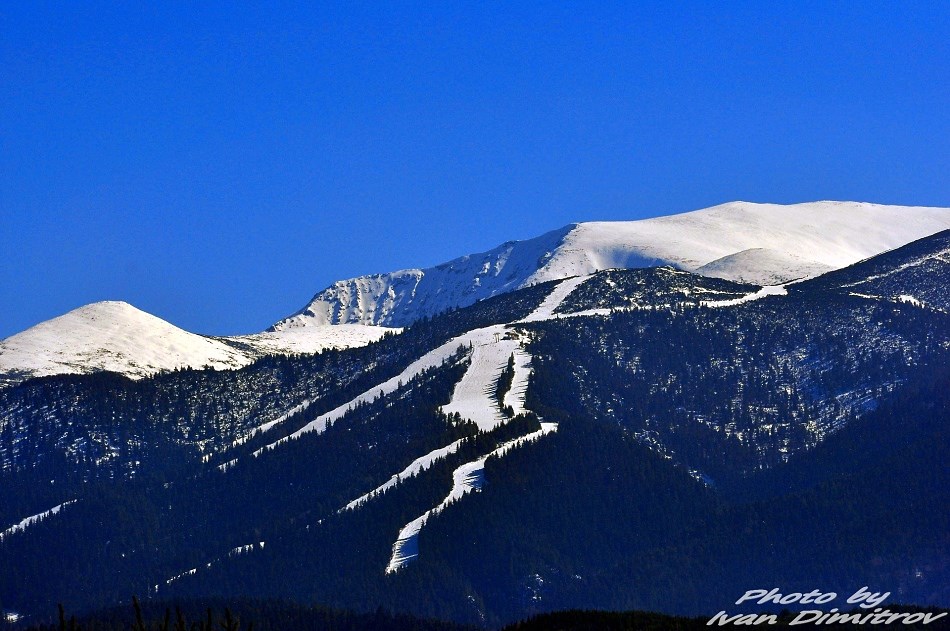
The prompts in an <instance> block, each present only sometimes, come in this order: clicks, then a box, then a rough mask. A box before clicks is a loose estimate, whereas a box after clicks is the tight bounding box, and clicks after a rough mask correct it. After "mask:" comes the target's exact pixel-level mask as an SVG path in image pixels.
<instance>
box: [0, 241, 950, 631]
mask: <svg viewBox="0 0 950 631" xmlns="http://www.w3.org/2000/svg"><path fill="white" fill-rule="evenodd" d="M942 238H943V235H939V234H938V235H935V236H933V237H930V238H928V239H925V240H922V241H920V242H917V243H913V244H910V245H908V246H905V247H903V248H900V249H899V250H895V251H891V252H888V253H887V254H884V255H881V256H879V257H876V259H874V260H871V261H865V262H863V263H861V264H859V265H857V266H854V267H852V268H850V269H849V270H845V271H846V272H847V278H844V279H843V281H842V280H840V279H839V280H838V281H835V282H830V283H826V285H827V286H826V285H823V284H822V282H821V281H820V279H816V280H812V281H807V282H804V283H797V284H794V285H790V286H788V288H787V290H786V288H785V287H779V288H776V287H766V288H764V289H760V288H759V287H757V286H750V285H745V284H739V283H734V282H732V281H727V280H722V279H716V278H707V277H700V276H696V275H694V274H691V273H689V272H685V271H680V270H674V269H671V268H655V269H648V270H643V269H638V270H610V271H604V272H599V273H597V274H593V275H590V276H578V277H573V278H571V279H568V280H563V281H553V282H550V283H543V284H539V285H535V286H532V287H530V288H526V289H522V290H518V291H514V292H510V293H506V294H504V295H501V296H497V297H494V298H491V299H488V300H484V301H481V302H479V303H478V304H476V305H473V306H471V307H467V308H463V309H458V310H454V311H449V312H446V313H444V314H442V315H439V316H437V317H434V318H431V319H426V320H420V321H418V322H416V323H415V324H413V325H412V326H411V327H409V328H408V329H407V330H406V331H405V332H403V333H402V334H401V335H398V336H392V337H387V338H386V339H384V340H381V341H380V342H379V343H378V344H373V345H370V346H367V347H364V348H356V349H349V350H344V351H336V352H329V353H323V354H321V355H318V356H316V357H290V358H285V357H274V358H268V359H267V360H263V361H260V362H256V363H255V364H253V365H252V366H249V367H247V368H244V369H242V370H237V371H220V372H219V371H191V372H176V373H171V374H165V375H159V376H156V377H152V378H146V379H142V380H140V381H135V382H133V381H129V380H127V379H120V378H117V377H116V376H115V375H108V374H102V375H84V376H78V377H77V376H61V377H53V378H48V379H36V380H30V381H27V382H25V383H22V384H20V385H18V386H15V387H12V388H8V389H5V390H3V391H0V441H2V442H0V459H2V460H4V462H8V463H9V466H7V467H6V469H5V470H4V471H0V494H2V495H3V497H4V498H5V499H4V502H3V503H2V504H0V525H2V526H8V527H9V526H14V525H17V524H20V523H23V522H24V519H26V520H27V521H29V520H30V516H33V515H37V514H40V513H43V512H47V511H50V509H51V507H54V506H57V505H61V504H63V503H64V502H67V501H72V500H77V501H75V502H73V503H70V504H69V505H66V506H63V507H62V510H60V511H58V512H57V513H56V514H55V515H54V514H50V515H49V517H48V518H47V519H43V520H41V521H38V522H37V523H31V524H30V525H29V527H28V528H26V529H25V530H23V531H19V530H18V531H17V532H15V533H14V534H12V535H10V536H7V537H5V538H4V540H3V541H2V542H0V567H4V568H15V571H12V572H0V599H2V600H3V602H4V604H5V606H7V607H11V608H13V610H15V611H18V612H21V613H24V614H27V615H30V614H36V613H37V612H42V611H46V610H51V609H52V608H53V607H54V606H55V602H64V603H65V604H66V605H67V606H68V607H69V608H70V609H76V608H80V607H82V608H86V607H94V606H102V605H105V604H109V603H114V602H117V601H118V600H119V599H121V598H125V597H127V594H129V593H140V594H143V596H144V595H146V594H148V595H149V596H151V597H153V598H154V597H156V596H157V597H160V598H169V597H199V596H209V595H221V596H227V595H255V596H259V597H274V598H292V599H299V600H300V601H306V602H322V603H326V604H332V605H335V606H346V607H352V608H360V609H374V608H376V607H377V606H383V607H386V608H392V609H394V610H402V611H414V612H416V613H420V614H425V615H429V616H440V617H445V618H452V619H455V620H462V621H470V622H481V623H482V624H498V623H502V622H505V621H508V620H512V619H515V618H517V617H522V616H524V615H527V614H530V613H533V612H539V611H545V610H550V609H552V608H559V607H565V606H570V607H590V606H604V607H640V606H644V607H646V606H648V607H650V608H658V609H665V610H670V611H687V612H697V611H705V610H707V609H709V608H711V607H713V606H714V605H716V604H717V603H720V602H722V603H731V602H734V600H735V598H736V595H735V593H736V592H739V593H741V591H740V590H741V589H746V588H748V585H758V584H761V583H762V581H766V582H767V583H768V581H771V580H773V579H772V578H771V576H772V575H774V576H776V577H780V578H781V582H780V583H779V584H781V585H789V586H797V585H800V584H802V585H829V586H832V587H837V586H838V584H839V582H840V583H844V584H846V585H845V586H846V587H850V588H853V587H854V585H855V584H858V585H860V584H862V583H856V581H858V580H867V581H871V580H873V581H874V584H880V585H895V594H898V592H897V591H896V589H901V590H903V591H900V592H899V597H900V598H902V599H904V600H905V601H916V602H928V603H938V602H939V603H943V602H950V601H948V600H947V598H948V597H947V595H946V594H947V593H948V592H946V590H945V586H946V585H948V584H950V582H948V581H947V579H946V578H945V576H946V571H945V569H941V568H945V567H950V565H946V564H945V562H946V554H945V553H944V552H939V550H941V549H946V546H943V548H939V547H938V546H939V545H941V542H942V541H943V540H944V539H945V533H946V532H947V530H946V515H945V514H944V513H942V512H940V511H934V510H933V507H934V506H941V505H945V504H946V497H947V491H946V489H947V488H950V487H948V486H947V484H946V479H947V468H946V466H945V462H944V454H945V451H946V446H947V444H948V440H947V435H946V429H945V428H946V426H947V425H946V419H947V415H946V409H947V408H946V405H945V402H946V401H947V392H948V390H947V383H948V381H947V374H946V368H944V367H945V366H946V365H948V362H947V359H948V349H950V346H948V331H950V327H948V317H950V316H948V315H947V314H946V313H944V312H942V311H940V310H936V309H927V308H919V307H917V306H916V305H912V304H901V303H899V302H895V301H894V300H892V299H891V298H890V297H889V296H890V295H891V294H895V295H904V294H907V295H914V296H923V295H924V294H923V292H922V288H932V289H933V291H934V292H936V293H940V292H941V291H942V292H943V293H945V292H946V287H947V286H948V278H947V273H948V267H947V266H946V265H939V266H938V265H929V264H928V265H916V266H913V267H908V266H907V264H908V263H909V262H911V261H915V260H921V259H926V260H931V259H932V258H933V256H932V255H933V254H934V253H936V254H938V255H939V253H941V252H942V251H943V249H944V247H945V244H944V243H943V241H941V239H942ZM909 271H913V273H908V272H909ZM841 273H842V274H844V271H843V272H841ZM875 277H876V278H887V279H890V280H889V281H888V282H889V283H890V285H889V287H888V294H887V295H886V296H884V297H881V298H876V297H874V296H871V297H867V296H855V295H852V294H853V293H855V292H853V291H852V290H851V289H849V288H848V287H846V286H844V285H848V284H851V283H858V282H862V281H869V280H872V279H873V278H875ZM779 290H781V291H779ZM929 290H930V289H928V291H929ZM869 295H870V293H869ZM934 393H936V394H937V395H939V396H940V397H942V399H941V400H942V401H944V403H942V404H940V405H938V406H937V407H934V405H933V402H934V401H935V394H934ZM509 406H510V408H511V410H510V411H509V410H508V409H507V408H508V407H509ZM515 411H517V412H527V414H525V415H523V416H512V412H515ZM496 412H497V414H496ZM874 415H877V419H878V420H877V421H876V422H875V421H874V419H875V416H874ZM881 415H883V416H881ZM542 423H543V424H542ZM554 424H556V426H557V428H558V429H557V431H548V432H547V433H546V434H544V432H543V430H544V429H545V427H547V428H550V429H551V430H553V426H554ZM849 428H851V429H849ZM895 429H896V430H898V431H900V432H901V434H900V435H899V436H898V437H897V438H896V439H895V437H894V436H893V433H894V432H895ZM539 430H541V431H539ZM862 431H864V432H866V433H867V437H866V440H864V441H863V442H861V443H860V444H858V445H857V447H858V448H859V451H860V452H861V453H855V452H854V450H853V449H851V448H850V446H851V445H852V444H854V443H855V441H854V440H853V439H849V436H851V437H853V436H855V432H857V433H861V432H862ZM842 432H850V433H845V434H842ZM542 434H544V435H543V436H542ZM838 435H840V436H841V437H842V439H841V440H837V441H834V442H831V443H828V446H829V447H828V449H829V450H822V451H818V448H819V447H820V446H821V445H824V444H826V441H829V440H832V439H833V438H834V437H835V436H838ZM534 438H538V439H537V440H533V439H534ZM505 445H511V446H512V447H513V448H512V449H510V451H506V452H505V453H501V452H499V447H504V446H505ZM267 446H270V447H271V448H269V449H267V448H265V447H267ZM515 446H517V448H514V447H515ZM493 454H494V455H493ZM809 454H814V456H811V457H810V456H809ZM914 454H917V455H916V456H915V455H914ZM800 458H806V459H807V460H798V459H800ZM796 461H797V462H796ZM816 461H817V463H818V465H819V466H813V464H812V463H814V462H816ZM763 467H765V468H766V473H768V472H774V474H773V475H771V476H770V477H768V479H766V478H765V477H756V476H759V475H761V474H759V473H757V472H760V471H761V470H762V468H763ZM801 471H806V472H807V473H808V476H807V477H806V478H803V477H802V475H801V473H800V472H801ZM863 472H866V473H867V474H868V475H869V476H870V479H871V480H872V481H871V483H870V484H868V485H867V486H866V487H862V489H861V492H860V493H857V494H855V493H854V492H853V489H854V487H855V486H856V485H860V484H861V479H862V478H861V476H862V475H863ZM842 474H845V475H844V477H842ZM750 476H752V477H750ZM796 480H797V481H798V482H797V483H795V485H794V486H791V484H790V482H795V481H796ZM54 481H55V483H56V484H55V485H54V484H53V482H54ZM749 484H756V487H757V488H758V487H760V486H765V487H767V488H768V491H769V492H768V493H766V494H765V495H764V497H763V498H762V502H765V503H760V504H749V503H748V501H749V500H748V495H749V493H747V492H743V493H737V492H736V491H735V489H737V488H738V489H742V488H743V487H746V486H748V485H749ZM877 488H881V489H883V490H884V492H883V493H882V494H877V493H876V489H877ZM760 495H761V494H760ZM852 498H853V501H852ZM861 533H863V534H861ZM852 541H853V542H857V543H856V545H854V546H851V548H848V545H849V544H848V543H847V542H852ZM813 542H814V543H816V544H820V545H821V546H822V547H821V554H818V555H809V554H807V553H806V552H807V548H808V546H809V545H810V544H811V543H813ZM836 542H845V543H843V544H839V543H836ZM747 543H749V544H750V545H751V546H752V547H751V548H750V547H749V546H747V545H746V544H747ZM934 550H937V553H934V552H933V551H934ZM750 551H751V554H752V556H750ZM783 551H785V552H783ZM839 558H840V561H841V564H840V565H839V564H838V562H837V560H838V559H839ZM878 559H880V560H881V562H882V564H878V565H876V563H878V561H877V560H878ZM759 560H762V561H763V562H764V563H766V565H764V566H762V567H763V568H768V569H767V571H766V570H765V569H757V568H759V567H760V566H759V565H758V561H759ZM941 564H944V565H941ZM396 566H398V568H396ZM387 567H394V569H395V571H392V572H389V573H387V572H386V569H387ZM704 568H712V569H709V570H707V569H704ZM839 569H840V570H841V571H839ZM918 569H919V570H920V574H919V575H917V574H915V572H916V570H918ZM941 572H943V573H942V574H941ZM921 576H923V578H921ZM905 579H906V580H905ZM842 589H844V588H843V587H842ZM940 590H943V591H940ZM712 610H713V611H715V609H712Z"/></svg>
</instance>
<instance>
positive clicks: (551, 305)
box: [222, 275, 787, 573]
mask: <svg viewBox="0 0 950 631" xmlns="http://www.w3.org/2000/svg"><path fill="white" fill-rule="evenodd" d="M589 278H590V275H585V276H576V277H572V278H567V279H565V280H563V281H561V282H559V283H558V284H557V285H556V286H555V287H554V288H553V289H552V291H551V292H550V293H549V294H548V295H547V297H545V299H544V300H543V301H542V302H541V304H539V305H538V307H537V308H536V309H535V310H534V311H532V312H531V313H530V314H529V315H528V316H526V317H525V318H523V319H522V320H518V321H516V322H513V323H509V324H496V325H491V326H487V327H483V328H479V329H473V330H471V331H468V332H466V333H463V334H462V335H459V336H457V337H454V338H452V339H451V340H449V341H448V342H445V343H444V344H442V345H440V346H439V347H437V348H435V349H433V350H431V351H429V352H428V353H426V354H425V355H423V356H422V357H420V358H419V359H417V360H416V361H414V362H412V363H411V364H410V365H409V366H408V367H406V369H405V370H403V371H402V372H401V373H399V374H398V375H396V376H395V377H392V378H391V379H388V380H386V381H384V382H382V383H380V384H378V385H376V386H374V387H372V388H370V389H368V390H366V391H365V392H363V393H362V394H360V395H359V396H357V397H355V398H354V399H352V400H350V401H349V402H347V403H344V404H343V405H340V406H338V407H336V408H334V409H333V410H331V411H329V412H327V413H326V414H323V415H321V416H319V417H317V418H316V419H315V420H313V421H311V422H309V423H307V424H306V425H304V426H303V427H301V428H300V429H298V430H297V431H295V432H294V433H292V434H290V435H289V436H287V437H285V438H282V439H280V440H277V441H275V442H273V443H270V444H268V445H266V446H265V447H262V448H261V449H258V450H257V451H255V452H254V453H253V455H254V456H255V457H257V456H260V455H261V454H262V453H264V452H265V451H268V450H271V449H274V448H276V447H278V446H279V445H281V444H283V443H286V442H287V441H289V440H291V439H295V438H298V437H300V436H302V435H304V434H309V433H314V432H315V433H317V434H320V433H323V432H324V431H326V429H327V427H329V426H330V425H331V424H332V423H334V422H336V421H338V420H339V419H341V418H343V417H344V416H345V415H346V414H347V413H349V412H351V411H352V410H354V409H355V408H356V407H357V406H359V405H361V404H364V403H370V402H372V401H373V400H375V399H376V398H377V397H380V396H387V395H390V394H392V393H393V392H395V391H396V390H397V389H398V388H400V387H401V386H404V385H405V384H407V383H409V382H411V381H412V380H413V379H415V378H417V377H418V376H420V375H421V374H422V373H423V372H424V371H426V370H429V369H431V368H435V367H438V366H440V365H442V364H443V363H444V362H445V361H446V360H448V359H449V358H450V357H452V355H453V354H455V352H456V351H457V350H458V349H459V348H460V347H461V348H463V349H470V356H469V366H468V368H467V369H466V371H465V374H464V375H463V376H462V378H461V379H460V380H459V382H458V383H457V384H456V385H455V388H454V390H453V393H452V397H451V399H450V400H449V402H448V403H447V404H445V405H444V406H442V411H443V412H444V413H446V414H458V415H459V416H460V417H461V418H462V419H465V420H468V421H471V422H473V423H475V424H476V425H477V426H478V428H479V430H481V431H490V430H492V429H494V428H496V427H498V426H499V425H501V424H503V423H505V421H506V420H507V417H506V416H505V415H504V413H503V410H502V407H501V406H499V403H498V400H497V399H496V397H495V387H496V385H497V383H498V379H499V377H500V376H501V373H502V371H503V370H504V369H505V368H506V367H507V366H508V362H509V360H510V359H511V358H512V357H514V376H513V379H512V383H511V386H510V388H509V389H508V391H507V392H506V393H505V395H504V398H503V400H502V405H503V406H504V407H510V408H511V409H512V410H513V412H514V413H515V414H516V415H517V414H523V413H525V412H526V411H527V410H526V408H525V392H526V390H527V387H528V379H529V376H530V372H531V355H530V354H529V353H528V352H526V351H525V350H524V348H523V346H522V340H521V339H520V336H519V334H518V333H517V332H516V331H514V330H513V329H512V328H511V325H512V324H519V323H529V322H540V321H544V320H550V319H553V318H558V317H578V316H590V315H606V314H609V313H610V312H611V311H612V310H611V309H590V310H585V311H580V312H577V313H570V314H556V313H555V312H556V311H557V308H558V307H559V306H560V305H561V304H562V303H563V302H564V300H565V299H566V298H567V297H568V296H569V295H570V294H571V293H572V292H573V291H574V290H575V289H577V288H578V287H579V286H580V285H582V284H583V283H584V282H585V281H587V280H588V279H589ZM786 293H787V292H786V290H785V287H784V286H782V285H774V286H766V287H762V288H761V289H759V290H757V291H755V292H752V293H750V294H747V295H745V296H742V297H741V298H736V299H731V300H719V301H703V302H702V304H703V306H706V307H732V306H737V305H741V304H744V303H746V302H751V301H755V300H760V299H762V298H766V297H768V296H780V295H785V294H786ZM309 404H310V401H305V402H303V403H301V404H300V405H298V406H295V407H294V408H291V409H290V410H288V411H287V412H286V413H285V414H284V415H282V416H281V417H279V418H278V419H276V420H274V421H271V422H269V423H265V424H264V425H261V426H260V427H258V428H256V429H255V430H253V431H252V432H251V434H250V435H255V434H260V433H263V432H266V431H267V430H268V429H270V428H271V427H273V426H274V425H276V424H278V423H279V422H282V421H283V420H286V419H287V418H289V417H290V416H291V415H292V414H294V413H296V412H298V411H300V410H303V409H305V408H306V407H307V406H308V405H309ZM556 430H557V424H556V423H545V422H542V423H541V429H540V430H537V431H534V432H531V433H529V434H526V435H524V436H520V437H518V438H514V439H512V440H509V441H507V442H505V443H503V444H502V445H501V446H499V447H497V448H496V449H495V450H493V451H492V452H490V453H488V454H486V455H484V456H481V457H479V458H477V459H475V460H473V461H471V462H467V463H465V464H462V465H461V466H459V467H458V468H456V469H455V471H454V472H453V475H452V490H451V491H450V492H449V494H448V495H447V496H446V497H445V499H444V500H442V502H441V503H439V504H438V505H437V506H435V507H433V508H431V509H429V510H428V511H426V512H425V513H423V514H422V515H420V516H419V517H417V518H416V519H414V520H412V521H411V522H409V523H408V524H406V525H405V526H403V528H402V529H401V530H400V531H399V534H398V536H397V538H396V541H395V543H394V544H393V552H392V557H391V559H390V561H389V564H388V565H387V567H386V573H393V572H396V571H397V570H399V569H400V568H402V567H405V566H406V565H407V564H408V563H410V562H411V561H412V560H413V559H415V558H417V557H418V556H419V545H418V537H419V533H420V532H421V530H422V528H423V526H425V523H426V521H427V520H428V519H429V518H430V517H432V516H434V515H437V514H438V513H440V512H442V511H443V510H444V509H445V508H446V507H447V506H449V505H450V504H452V503H454V502H455V501H457V500H459V499H461V498H462V497H464V496H465V495H466V494H468V493H470V492H472V491H477V490H480V489H481V487H482V484H483V483H484V469H485V461H486V460H487V459H488V458H489V457H492V456H497V457H500V456H503V455H505V454H506V453H508V452H509V451H510V450H511V449H514V448H516V447H519V446H521V445H523V444H526V443H528V442H532V441H535V440H538V439H539V438H541V437H542V436H544V435H545V434H548V433H550V432H554V431H556ZM244 440H246V438H245V439H244ZM464 441H465V439H459V440H457V441H455V442H453V443H451V444H449V445H445V446H443V447H440V448H438V449H434V450H432V451H431V452H429V453H427V454H424V455H422V456H420V457H418V458H416V459H415V460H414V461H412V463H410V464H409V465H408V466H406V467H405V468H404V469H402V470H401V471H399V472H398V473H395V474H393V475H392V476H391V477H390V478H389V479H388V480H386V481H385V482H384V483H383V484H380V485H379V486H377V487H376V488H374V489H373V490H371V491H368V492H366V493H364V494H363V495H361V496H359V497H357V498H355V499H353V500H352V501H350V502H348V503H347V504H346V505H345V506H344V507H343V508H341V509H339V511H338V512H339V513H342V512H344V511H351V510H356V509H358V508H360V507H361V506H363V505H365V504H366V503H368V502H370V501H372V500H373V499H374V498H376V497H379V496H380V495H382V494H383V493H386V492H387V491H388V490H390V489H392V488H393V487H395V486H396V485H397V484H399V482H401V481H402V480H405V479H408V478H411V477H413V476H415V475H418V474H419V473H421V472H423V471H425V470H427V469H428V468H429V467H431V466H432V464H433V463H435V462H436V461H438V460H441V459H443V458H446V457H448V456H449V455H451V454H453V453H456V452H457V451H458V450H459V448H460V446H461V445H462V443H463V442H464ZM240 442H244V441H243V440H241V441H240ZM235 462H236V461H231V462H229V463H228V464H227V465H224V466H223V467H222V468H229V467H230V466H233V465H234V464H235Z"/></svg>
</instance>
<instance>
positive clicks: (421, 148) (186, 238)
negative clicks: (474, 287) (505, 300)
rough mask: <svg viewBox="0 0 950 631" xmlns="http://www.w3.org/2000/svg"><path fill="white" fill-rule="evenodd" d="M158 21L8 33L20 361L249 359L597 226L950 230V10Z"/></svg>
mask: <svg viewBox="0 0 950 631" xmlns="http://www.w3.org/2000/svg"><path fill="white" fill-rule="evenodd" d="M143 4H145V3H138V2H128V3H118V2H116V3H114V4H99V3H94V2H72V3H59V2H48V3H47V2H6V3H3V5H2V6H0V254H2V258H0V338H2V337H5V336H8V335H11V334H13V333H15V332H17V331H20V330H22V329H24V328H26V327H28V326H31V325H33V324H35V323H37V322H39V321H42V320H45V319H48V318H50V317H53V316H56V315H59V314H61V313H64V312H66V311H68V310H70V309H73V308H75V307H78V306H80V305H82V304H85V303H89V302H93V301H97V300H107V299H111V300H126V301H128V302H131V303H132V304H134V305H136V306H137V307H139V308H141V309H144V310H146V311H149V312H150V313H154V314H155V315H158V316H160V317H162V318H165V319H166V320H169V321H171V322H172V323H174V324H176V325H178V326H181V327H184V328H186V329H189V330H192V331H195V332H201V333H214V334H231V333H247V332H253V331H257V330H261V329H263V328H265V327H266V326H268V325H270V324H271V323H273V322H274V321H276V320H277V319H279V318H281V317H283V316H286V315H288V314H289V313H291V312H293V311H295V310H297V309H298V308H300V307H301V306H303V305H304V304H305V303H306V302H307V301H308V300H309V298H310V297H311V296H312V295H313V294H314V293H316V292H317V291H319V290H320V289H323V288H324V287H326V286H327V285H329V284H330V283H331V282H332V281H334V280H336V279H340V278H347V277H351V276H356V275H360V274H365V273H372V272H384V271H391V270H395V269H401V268H406V267H417V266H426V265H432V264H436V263H439V262H442V261H445V260H448V259H450V258H454V257H456V256H459V255H462V254H466V253H470V252H478V251H483V250H486V249H489V248H491V247H493V246H495V245H498V244H500V243H502V242H504V241H507V240H510V239H521V238H528V237H532V236H535V235H537V234H540V233H542V232H544V231H547V230H550V229H554V228H557V227H559V226H562V225H565V224H568V223H571V222H574V221H585V220H595V219H635V218H641V217H647V216H655V215H662V214H669V213H673V212H681V211H686V210H692V209H696V208H702V207H705V206H711V205H715V204H718V203H721V202H725V201H731V200H736V199H742V200H749V201H770V202H780V203H785V202H798V201H810V200H816V199H848V200H858V201H873V202H881V203H897V204H909V205H916V204H919V205H934V206H950V177H948V174H950V36H948V33H950V2H936V1H934V2H907V3H904V2H875V1H861V2H801V1H796V2H783V3H778V2H776V3H769V2H748V3H744V2H666V1H664V2H657V3H647V2H622V3H616V4H613V3H608V2H586V3H585V2H581V3H517V2H515V3H509V2H497V3H456V2H445V3H431V2H427V3H419V4H414V3H408V2H397V3H377V2H365V3H349V2H346V3H336V2H334V3H325V4H324V5H323V6H321V5H320V3H316V2H306V3H300V4H279V5H278V4H276V3H266V4H264V3H262V4H261V5H258V6H252V5H251V3H246V2H229V3H222V4H220V5H216V4H214V3H210V2H201V3H198V2H188V3H185V2H155V3H152V5H153V6H151V7H148V8H143V7H142V6H140V5H143ZM340 5H345V6H340ZM380 5H385V6H383V7H381V6H380ZM459 5H465V7H463V8H460V6H459ZM512 5H514V6H512Z"/></svg>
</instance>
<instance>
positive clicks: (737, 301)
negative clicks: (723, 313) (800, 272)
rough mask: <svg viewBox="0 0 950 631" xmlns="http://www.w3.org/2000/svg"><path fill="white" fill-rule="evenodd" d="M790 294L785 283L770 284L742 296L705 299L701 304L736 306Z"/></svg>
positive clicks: (707, 305) (706, 305)
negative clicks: (726, 298)
mask: <svg viewBox="0 0 950 631" xmlns="http://www.w3.org/2000/svg"><path fill="white" fill-rule="evenodd" d="M785 295H788V291H787V290H786V289H785V287H784V286H783V285H768V286H766V287H763V288H762V289H760V290H758V291H755V292H752V293H751V294H746V295H745V296H742V297H741V298H733V299H732V300H703V301H702V302H700V304H701V305H702V306H704V307H734V306H736V305H741V304H743V303H746V302H752V301H754V300H761V299H763V298H766V297H768V296H785Z"/></svg>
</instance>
